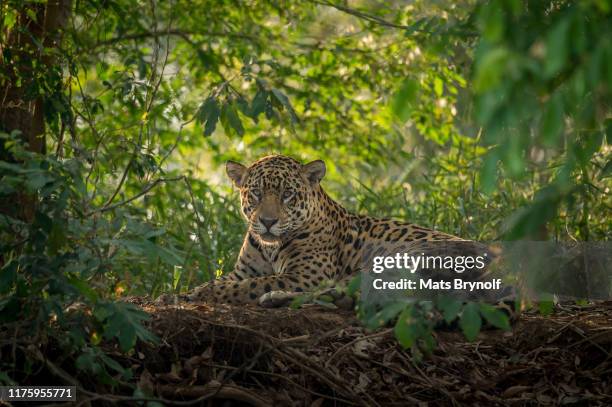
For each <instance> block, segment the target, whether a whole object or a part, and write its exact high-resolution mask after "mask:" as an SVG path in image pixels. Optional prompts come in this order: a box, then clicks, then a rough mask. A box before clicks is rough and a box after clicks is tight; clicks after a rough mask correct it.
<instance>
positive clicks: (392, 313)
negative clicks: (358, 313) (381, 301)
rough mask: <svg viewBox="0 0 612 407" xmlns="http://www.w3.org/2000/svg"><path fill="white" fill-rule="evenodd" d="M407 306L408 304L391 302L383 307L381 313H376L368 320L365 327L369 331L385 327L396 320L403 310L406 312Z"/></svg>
mask: <svg viewBox="0 0 612 407" xmlns="http://www.w3.org/2000/svg"><path fill="white" fill-rule="evenodd" d="M406 306H407V304H406V303H404V302H399V301H396V302H391V303H389V304H387V305H385V306H383V308H382V309H381V310H380V311H378V312H376V313H374V315H371V316H370V317H369V318H367V320H366V321H364V325H365V326H366V328H368V329H376V328H379V327H381V326H384V325H386V324H387V323H388V322H389V321H391V320H392V319H394V318H395V317H396V316H397V314H399V313H400V312H402V310H404V309H405V308H406Z"/></svg>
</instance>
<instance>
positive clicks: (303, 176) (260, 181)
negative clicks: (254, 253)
mask: <svg viewBox="0 0 612 407" xmlns="http://www.w3.org/2000/svg"><path fill="white" fill-rule="evenodd" d="M226 169H227V174H228V175H229V177H230V178H231V179H232V181H233V183H234V185H236V186H237V187H238V188H239V189H240V200H241V204H242V214H243V215H244V217H245V218H246V219H247V221H248V224H249V230H250V231H251V232H253V234H254V235H255V236H257V237H258V238H259V240H260V241H261V242H263V243H264V244H271V245H272V244H280V243H281V242H282V240H283V238H284V237H286V236H288V235H290V234H291V233H293V232H295V231H297V230H300V228H302V227H303V226H304V225H306V224H308V223H309V222H310V221H311V220H312V217H313V214H314V213H315V212H316V210H317V208H318V201H317V199H320V195H319V194H320V192H319V188H320V187H319V181H321V179H322V178H323V176H324V175H325V163H324V162H323V161H321V160H316V161H313V162H310V163H308V164H304V165H302V164H300V163H299V162H298V161H296V160H294V159H293V158H290V157H286V156H283V155H272V156H268V157H264V158H262V159H260V160H258V161H256V162H255V163H253V164H252V165H251V166H250V167H245V166H244V165H242V164H239V163H237V162H234V161H228V163H227V165H226Z"/></svg>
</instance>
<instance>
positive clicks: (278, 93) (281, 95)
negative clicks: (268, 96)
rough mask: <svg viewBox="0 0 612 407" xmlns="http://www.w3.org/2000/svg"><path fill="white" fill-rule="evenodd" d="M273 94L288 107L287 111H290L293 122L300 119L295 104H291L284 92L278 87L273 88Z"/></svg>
mask: <svg viewBox="0 0 612 407" xmlns="http://www.w3.org/2000/svg"><path fill="white" fill-rule="evenodd" d="M272 94H273V95H274V97H275V98H276V100H278V101H279V102H280V103H281V105H283V106H284V107H285V109H287V111H288V112H289V116H290V117H291V121H292V122H293V123H296V122H297V121H298V116H297V114H296V113H295V110H293V106H291V103H290V102H289V98H288V97H287V96H286V95H285V94H284V93H283V92H281V91H280V90H278V89H276V88H272Z"/></svg>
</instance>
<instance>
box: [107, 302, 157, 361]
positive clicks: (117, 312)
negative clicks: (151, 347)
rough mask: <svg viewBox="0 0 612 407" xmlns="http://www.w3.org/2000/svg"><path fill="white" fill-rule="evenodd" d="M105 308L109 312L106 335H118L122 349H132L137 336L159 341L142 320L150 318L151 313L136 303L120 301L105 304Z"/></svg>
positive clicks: (142, 338)
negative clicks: (141, 308) (144, 310)
mask: <svg viewBox="0 0 612 407" xmlns="http://www.w3.org/2000/svg"><path fill="white" fill-rule="evenodd" d="M104 308H106V309H107V310H108V312H109V313H107V317H106V319H105V321H106V322H105V324H104V336H105V337H106V338H109V339H110V338H112V337H116V338H117V339H118V340H119V346H120V347H121V350H122V351H124V352H127V351H128V350H130V349H132V348H133V347H134V345H135V344H136V339H137V338H138V339H141V340H143V341H149V342H154V343H156V342H158V341H159V339H158V338H157V337H156V336H155V335H154V334H152V333H151V332H149V331H147V330H146V329H145V328H144V327H143V326H142V322H143V321H146V320H148V319H149V318H150V317H149V315H148V314H147V313H145V312H143V311H142V310H140V309H139V308H137V307H136V306H135V305H133V304H128V303H123V302H118V303H110V304H105V305H104Z"/></svg>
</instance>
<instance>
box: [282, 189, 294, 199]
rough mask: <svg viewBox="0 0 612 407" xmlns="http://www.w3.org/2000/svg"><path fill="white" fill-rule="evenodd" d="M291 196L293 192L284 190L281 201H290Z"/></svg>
mask: <svg viewBox="0 0 612 407" xmlns="http://www.w3.org/2000/svg"><path fill="white" fill-rule="evenodd" d="M292 196H293V192H291V191H289V190H286V191H283V201H286V200H288V199H290V198H291V197H292Z"/></svg>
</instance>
